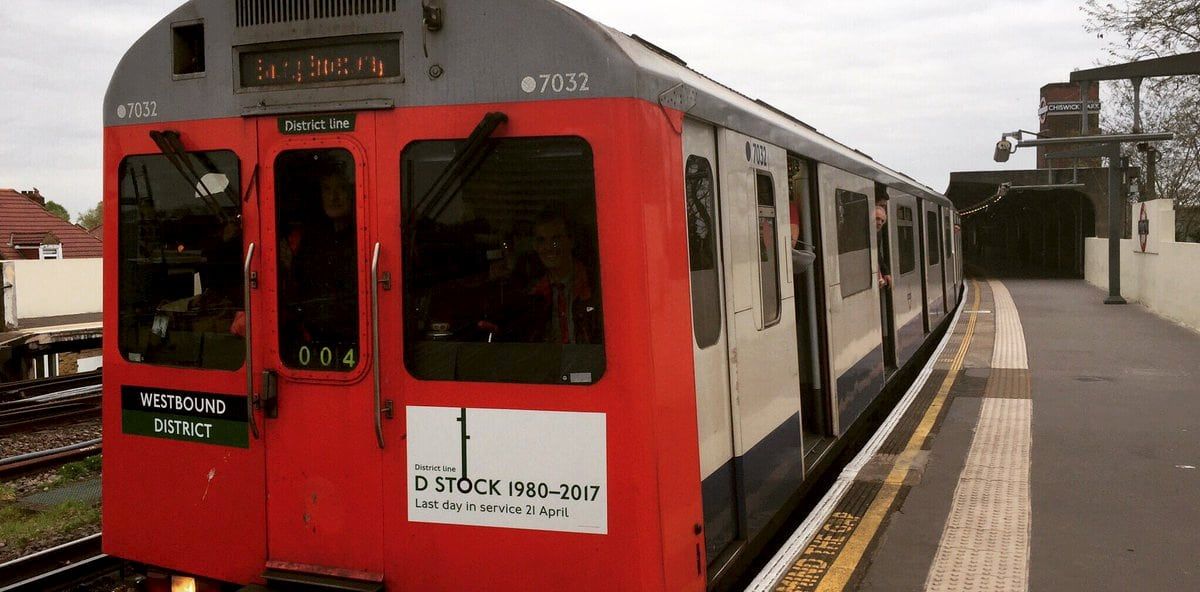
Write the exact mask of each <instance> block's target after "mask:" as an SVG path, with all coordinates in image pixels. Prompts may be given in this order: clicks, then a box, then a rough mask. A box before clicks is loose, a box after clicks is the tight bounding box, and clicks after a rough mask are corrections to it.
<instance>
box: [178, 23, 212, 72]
mask: <svg viewBox="0 0 1200 592" xmlns="http://www.w3.org/2000/svg"><path fill="white" fill-rule="evenodd" d="M171 40H172V44H171V46H172V47H171V49H172V54H173V57H174V62H175V64H174V69H173V71H172V72H173V73H174V74H175V75H176V76H186V75H189V74H203V73H204V23H192V24H186V25H175V26H172V27H171Z"/></svg>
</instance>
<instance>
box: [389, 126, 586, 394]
mask: <svg viewBox="0 0 1200 592" xmlns="http://www.w3.org/2000/svg"><path fill="white" fill-rule="evenodd" d="M465 148H467V146H466V143H465V142H460V141H424V142H416V143H413V144H410V145H409V146H408V147H407V148H406V149H405V150H404V153H403V154H402V155H401V166H402V175H401V177H402V179H403V183H404V185H403V187H402V192H401V195H402V198H401V202H402V214H401V221H402V228H401V236H402V239H403V265H404V284H403V285H404V340H405V348H404V362H405V365H406V367H407V368H408V371H409V372H410V373H411V374H412V375H413V376H415V377H417V378H419V379H424V380H459V381H485V382H516V383H531V384H575V385H586V384H592V383H594V382H596V381H597V380H599V379H600V377H601V375H602V374H603V373H604V370H605V354H604V322H603V308H602V306H601V298H600V296H601V291H600V260H599V243H598V235H597V226H596V190H595V180H594V173H593V165H592V151H591V147H590V146H589V145H588V143H587V142H586V141H584V140H583V139H581V138H574V137H563V138H511V139H491V140H487V141H486V142H485V143H484V144H483V145H482V149H481V150H478V151H474V150H466V149H465Z"/></svg>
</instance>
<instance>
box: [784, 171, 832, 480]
mask: <svg viewBox="0 0 1200 592" xmlns="http://www.w3.org/2000/svg"><path fill="white" fill-rule="evenodd" d="M816 183H817V179H816V165H815V164H814V163H813V162H812V161H810V160H805V159H803V158H800V157H797V156H792V155H790V154H789V155H788V206H789V212H788V215H789V217H790V218H791V220H790V221H791V225H790V226H791V241H792V243H791V248H792V251H793V253H792V254H791V255H790V256H791V257H792V258H793V261H792V279H793V286H794V291H795V300H794V302H795V310H796V351H797V354H798V356H797V365H798V368H799V370H800V419H801V421H800V426H801V430H802V431H803V434H802V438H803V443H804V456H805V459H806V462H807V459H812V458H814V457H815V456H817V455H819V454H820V453H821V452H823V451H825V450H827V449H828V446H829V445H830V444H832V443H833V421H832V415H831V410H830V408H831V405H830V389H829V388H828V387H827V386H826V385H827V384H828V374H829V356H828V352H827V350H826V349H825V347H824V345H823V344H825V343H827V342H828V340H827V339H826V338H825V332H826V330H827V327H826V326H825V315H824V314H820V313H821V311H824V310H825V305H824V296H825V293H824V291H823V290H818V289H817V286H820V285H823V282H824V281H825V279H824V270H823V268H822V267H821V265H820V261H819V259H818V257H817V255H818V253H819V251H820V249H818V248H817V245H819V244H821V237H820V234H819V232H820V202H819V200H818V199H817V186H816Z"/></svg>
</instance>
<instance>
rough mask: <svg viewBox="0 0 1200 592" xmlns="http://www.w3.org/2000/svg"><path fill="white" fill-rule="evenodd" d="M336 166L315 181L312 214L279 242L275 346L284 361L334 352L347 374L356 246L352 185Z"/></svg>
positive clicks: (353, 330) (354, 322)
mask: <svg viewBox="0 0 1200 592" xmlns="http://www.w3.org/2000/svg"><path fill="white" fill-rule="evenodd" d="M339 164H343V163H337V162H330V163H326V167H327V170H324V171H320V173H319V175H318V181H317V183H316V185H317V189H318V191H317V193H319V199H320V207H319V208H312V210H317V211H316V212H313V213H312V214H310V215H309V216H308V217H307V218H305V219H303V220H302V221H300V223H299V224H296V225H294V226H293V227H292V228H290V229H289V230H288V231H287V233H286V235H284V238H283V240H281V241H280V245H279V255H278V259H279V267H280V283H281V285H280V289H281V294H280V303H281V304H282V305H283V306H281V307H280V308H281V309H280V315H281V319H280V320H281V321H282V323H281V327H280V330H281V335H280V343H281V346H282V348H283V351H284V355H285V357H287V356H292V357H294V355H295V352H299V351H300V350H301V348H302V347H304V346H306V345H307V346H310V348H315V347H331V348H334V349H336V351H337V352H338V354H339V355H338V361H339V362H341V361H342V360H350V362H347V363H343V364H340V367H342V369H347V368H345V367H346V366H353V365H355V364H354V363H353V362H352V360H353V359H354V358H355V357H356V355H355V354H354V350H355V349H356V346H357V341H358V318H357V317H358V284H357V281H356V274H355V270H356V269H357V266H356V265H355V262H356V260H357V259H356V253H357V247H358V245H357V236H356V233H355V224H354V181H353V180H352V177H351V175H352V173H349V172H347V171H344V170H342V169H343V168H344V165H343V166H339ZM347 354H350V355H349V357H347ZM301 362H303V361H302V360H301Z"/></svg>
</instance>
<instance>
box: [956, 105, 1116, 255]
mask: <svg viewBox="0 0 1200 592" xmlns="http://www.w3.org/2000/svg"><path fill="white" fill-rule="evenodd" d="M1089 88H1090V93H1089V97H1088V113H1087V127H1086V128H1085V127H1084V125H1083V113H1082V106H1081V103H1080V90H1079V85H1077V84H1074V83H1069V82H1062V83H1052V84H1047V85H1045V86H1043V87H1042V88H1041V93H1040V95H1041V103H1040V105H1039V110H1038V116H1039V121H1040V124H1041V125H1040V127H1039V129H1038V134H1039V135H1040V136H1042V137H1053V138H1064V137H1073V136H1080V135H1095V134H1098V133H1100V132H1099V127H1100V112H1101V108H1102V104H1101V103H1100V95H1099V86H1098V85H1095V84H1092V85H1090V86H1089ZM1082 147H1083V146H1082V145H1065V146H1052V147H1046V146H1039V147H1037V148H1036V150H1037V168H1036V169H1025V170H991V171H960V172H952V173H951V174H950V185H949V188H948V189H947V190H946V196H947V197H949V198H950V199H951V200H952V201H953V202H954V205H955V206H957V207H958V209H959V211H960V212H963V222H962V224H963V229H962V230H963V249H964V250H965V251H966V261H967V262H968V264H969V265H971V266H973V267H979V268H982V269H986V271H987V273H988V274H990V275H992V276H996V277H1004V276H1021V277H1070V278H1082V277H1083V275H1084V238H1085V237H1091V236H1095V237H1102V238H1104V237H1107V236H1108V233H1109V228H1108V168H1107V167H1106V166H1104V164H1103V162H1102V161H1101V159H1100V158H1062V157H1056V156H1055V155H1056V154H1061V153H1064V152H1069V151H1071V150H1074V149H1077V148H1082ZM1133 175H1136V169H1133V168H1128V169H1126V175H1125V177H1126V179H1129V178H1131V176H1133ZM1006 185H1007V186H1006ZM1126 185H1127V186H1128V182H1126ZM1126 226H1127V224H1123V225H1122V227H1121V228H1118V229H1117V231H1118V232H1122V231H1123V230H1124V228H1125V227H1126Z"/></svg>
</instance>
